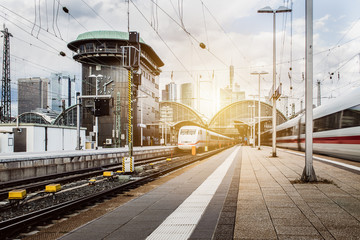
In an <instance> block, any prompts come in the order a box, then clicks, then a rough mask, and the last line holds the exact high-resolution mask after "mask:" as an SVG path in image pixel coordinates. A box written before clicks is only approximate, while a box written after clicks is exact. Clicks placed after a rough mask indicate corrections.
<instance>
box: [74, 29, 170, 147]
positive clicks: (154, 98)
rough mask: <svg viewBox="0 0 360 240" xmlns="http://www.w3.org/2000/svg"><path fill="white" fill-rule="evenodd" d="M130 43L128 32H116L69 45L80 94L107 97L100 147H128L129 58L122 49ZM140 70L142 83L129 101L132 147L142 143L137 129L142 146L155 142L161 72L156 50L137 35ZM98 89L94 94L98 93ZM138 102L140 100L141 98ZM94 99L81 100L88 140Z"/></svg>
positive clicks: (81, 38)
mask: <svg viewBox="0 0 360 240" xmlns="http://www.w3.org/2000/svg"><path fill="white" fill-rule="evenodd" d="M129 45H131V43H130V42H129V33H127V32H119V31H92V32H86V33H82V34H80V35H79V36H78V37H77V39H76V40H75V41H72V42H70V43H69V44H68V48H69V49H71V50H72V51H74V56H73V58H74V59H75V60H76V61H78V62H79V63H81V65H82V96H85V95H96V94H98V95H111V96H112V99H111V100H110V104H109V115H107V116H101V117H99V132H98V136H99V140H98V143H99V146H104V145H109V146H112V147H122V146H125V145H127V142H126V141H127V129H128V107H127V106H128V97H127V96H128V70H127V69H126V68H125V66H124V64H123V63H124V60H125V61H126V60H127V58H128V54H127V52H126V50H124V49H125V47H126V46H129ZM139 45H140V49H141V50H140V64H139V70H138V74H140V75H141V83H140V85H139V87H138V90H137V94H136V95H137V97H136V99H135V104H134V105H133V106H134V108H133V111H134V112H135V113H134V121H133V123H134V124H133V126H134V128H133V131H134V133H133V136H134V145H135V146H139V145H140V142H141V140H140V127H142V126H144V125H142V124H141V118H142V123H143V124H146V126H147V127H146V128H143V145H155V144H159V141H160V139H159V120H160V112H159V75H160V72H161V70H160V67H162V66H163V65H164V63H163V62H162V60H161V59H160V57H159V56H158V55H157V54H156V53H155V51H154V50H153V49H152V48H151V46H149V45H148V44H146V43H145V42H144V41H143V40H142V39H141V38H140V41H139ZM96 89H97V91H98V92H97V93H96ZM141 101H142V102H141ZM93 109H94V100H93V99H86V100H84V101H82V109H81V121H82V122H81V126H82V127H86V128H87V140H88V141H90V140H94V135H95V134H94V130H95V129H94V125H95V117H94V115H93Z"/></svg>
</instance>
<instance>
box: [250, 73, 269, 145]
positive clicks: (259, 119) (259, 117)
mask: <svg viewBox="0 0 360 240" xmlns="http://www.w3.org/2000/svg"><path fill="white" fill-rule="evenodd" d="M265 74H268V72H265V71H261V72H252V73H251V75H259V106H258V110H259V111H258V113H259V114H258V150H260V149H261V148H260V123H261V108H260V75H265Z"/></svg>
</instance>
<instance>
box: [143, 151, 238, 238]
mask: <svg viewBox="0 0 360 240" xmlns="http://www.w3.org/2000/svg"><path fill="white" fill-rule="evenodd" d="M239 149H240V148H239V147H237V148H236V149H235V151H234V152H232V154H231V155H230V156H229V157H228V158H227V159H226V160H225V161H224V162H223V163H222V164H221V165H220V166H219V167H218V168H217V169H216V170H215V171H214V172H213V173H212V174H211V175H210V176H209V177H208V178H207V179H206V180H205V181H204V182H203V183H202V184H201V185H200V186H199V187H198V188H197V189H196V190H195V191H194V192H193V193H192V194H191V195H190V196H189V197H188V198H187V199H186V200H185V201H184V202H183V203H182V204H181V205H180V206H179V207H178V208H177V209H176V210H175V211H174V212H173V213H172V214H170V215H169V216H168V217H167V218H166V219H165V221H164V222H163V223H162V224H160V226H159V227H158V228H157V229H155V231H153V232H152V233H151V234H150V235H149V236H148V237H147V238H146V239H148V240H161V239H172V240H173V239H178V240H183V239H188V238H189V237H190V235H191V233H192V232H193V231H194V229H195V227H196V225H197V224H198V222H199V220H200V218H201V216H202V215H203V213H204V211H205V209H206V207H207V205H208V204H209V202H210V200H211V199H212V197H213V196H214V194H215V192H216V190H217V188H218V187H219V185H220V183H221V181H222V180H223V178H224V176H225V174H226V172H227V171H228V169H229V167H230V166H231V164H232V162H233V160H234V159H235V156H236V155H237V152H238V151H239Z"/></svg>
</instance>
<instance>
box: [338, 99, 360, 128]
mask: <svg viewBox="0 0 360 240" xmlns="http://www.w3.org/2000/svg"><path fill="white" fill-rule="evenodd" d="M356 126H360V105H357V106H355V107H352V108H348V109H346V110H344V111H343V115H342V118H341V128H348V127H356Z"/></svg>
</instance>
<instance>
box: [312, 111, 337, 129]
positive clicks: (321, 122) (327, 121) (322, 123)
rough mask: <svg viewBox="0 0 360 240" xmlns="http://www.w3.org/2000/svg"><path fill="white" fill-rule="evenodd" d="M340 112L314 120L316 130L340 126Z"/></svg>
mask: <svg viewBox="0 0 360 240" xmlns="http://www.w3.org/2000/svg"><path fill="white" fill-rule="evenodd" d="M340 115H341V114H340V112H337V113H333V114H330V115H327V116H325V117H322V118H318V119H315V120H314V132H321V131H328V130H333V129H338V128H339V121H340Z"/></svg>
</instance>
